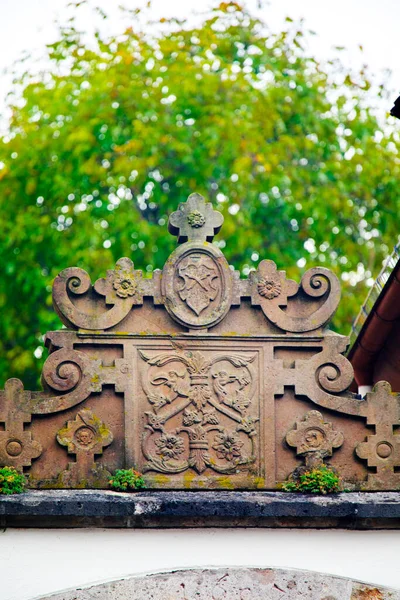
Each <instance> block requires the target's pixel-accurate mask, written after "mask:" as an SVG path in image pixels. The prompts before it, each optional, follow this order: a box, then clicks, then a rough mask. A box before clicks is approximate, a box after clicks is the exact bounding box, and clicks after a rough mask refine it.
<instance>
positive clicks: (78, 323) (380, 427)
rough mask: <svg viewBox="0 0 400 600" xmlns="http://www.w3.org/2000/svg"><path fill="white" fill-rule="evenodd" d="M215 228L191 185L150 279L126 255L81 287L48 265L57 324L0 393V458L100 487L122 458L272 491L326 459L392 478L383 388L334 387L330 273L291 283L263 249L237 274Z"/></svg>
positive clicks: (366, 485) (386, 483)
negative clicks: (35, 357) (43, 352)
mask: <svg viewBox="0 0 400 600" xmlns="http://www.w3.org/2000/svg"><path fill="white" fill-rule="evenodd" d="M222 224H223V217H222V215H221V214H220V213H219V212H217V211H215V210H214V209H213V207H212V205H211V204H210V203H209V202H206V200H205V199H204V198H202V197H201V196H200V195H199V194H192V195H191V196H189V198H188V201H187V202H186V203H183V204H180V205H179V206H178V208H177V210H175V211H173V212H172V214H171V216H170V219H169V224H168V228H169V232H170V233H171V234H172V235H175V236H176V237H177V239H178V247H177V249H176V250H175V251H174V252H172V254H171V256H170V257H169V259H168V260H167V261H166V263H165V265H159V266H160V269H156V270H154V271H153V273H152V276H151V277H147V276H146V277H144V276H143V274H142V271H141V270H140V269H136V268H135V267H134V265H133V263H132V261H131V260H130V258H121V259H120V260H118V262H117V263H116V266H115V268H114V269H110V270H108V271H107V273H106V276H105V277H104V278H100V279H98V280H97V281H96V282H95V284H94V285H92V284H91V280H90V277H89V275H88V274H87V273H86V272H84V271H82V269H78V268H75V267H72V268H67V269H65V270H63V271H62V272H61V273H60V274H59V275H58V277H56V279H55V281H54V286H53V302H54V308H55V310H56V311H57V314H58V315H59V316H60V319H61V321H62V323H63V324H64V325H65V326H66V329H62V330H59V331H53V332H49V333H47V335H46V338H45V340H46V346H47V348H48V351H49V355H48V358H47V360H46V362H45V364H44V367H43V373H42V384H43V389H42V390H40V391H32V392H27V391H24V390H23V387H22V384H21V382H19V381H18V380H14V379H12V380H9V382H7V383H6V386H5V391H4V392H0V418H1V422H0V463H1V464H2V465H10V466H16V467H17V468H18V469H20V470H24V472H26V474H27V475H29V485H30V486H31V487H38V488H40V487H58V488H59V487H92V488H96V487H100V488H101V487H104V488H106V487H107V485H108V483H107V482H108V478H109V477H110V473H112V472H113V471H114V470H115V469H118V468H130V467H132V466H134V467H135V468H137V469H138V470H141V471H143V472H144V473H145V478H146V483H147V485H148V486H149V487H153V488H164V489H166V488H170V489H188V488H194V489H211V488H221V489H232V488H237V489H270V490H273V489H279V488H280V486H281V484H282V482H283V481H284V480H286V479H287V477H289V476H290V474H291V473H292V472H293V471H294V470H295V469H296V468H298V467H300V466H301V465H302V464H303V462H305V463H306V464H308V465H311V464H321V462H323V461H324V460H325V459H326V458H327V457H330V462H331V463H332V467H333V468H334V469H335V470H336V471H337V472H338V473H339V475H340V477H341V479H342V481H343V482H344V485H346V487H348V488H350V489H371V490H374V489H380V490H386V489H387V490H390V489H397V488H398V487H399V486H400V481H399V474H398V473H397V469H398V468H399V467H400V462H399V461H400V458H399V445H398V439H397V438H398V434H397V431H396V427H398V426H399V425H400V421H399V410H398V397H397V396H396V395H394V394H392V393H391V392H390V390H389V389H388V388H387V385H386V384H380V385H379V386H378V387H377V388H376V390H375V391H374V392H373V393H371V394H368V395H367V397H366V399H362V398H360V397H359V396H357V395H355V394H353V393H351V392H350V391H349V388H350V385H351V383H352V381H353V369H352V367H351V364H350V363H349V361H348V360H347V358H346V357H345V355H344V353H345V352H346V349H347V345H348V338H346V337H344V336H342V335H339V334H337V333H334V332H332V331H330V330H329V328H328V323H329V319H330V318H331V317H332V315H333V313H334V311H335V310H336V307H337V305H338V302H339V299H340V286H339V281H338V279H337V277H336V276H335V275H334V274H333V273H331V272H330V271H329V270H328V269H326V268H325V267H315V268H312V269H309V270H308V271H307V272H306V273H305V274H304V275H303V277H302V278H301V281H300V283H297V282H295V281H293V280H291V279H288V278H287V277H286V272H285V271H284V270H280V269H278V267H277V265H275V263H274V262H272V261H271V260H269V259H268V258H265V259H264V260H261V262H260V263H259V265H258V268H257V270H256V271H254V272H252V273H250V275H249V277H243V278H242V277H240V273H239V272H238V271H234V270H233V269H232V268H231V267H230V266H229V265H228V262H227V261H226V259H225V257H224V255H223V253H222V252H221V250H220V249H219V248H218V247H217V246H216V245H214V244H213V243H212V241H213V238H214V236H215V235H216V234H217V233H218V232H219V230H220V229H221V227H222ZM66 424H67V425H66ZM372 427H373V428H374V432H373V433H372V432H371V428H372ZM368 428H369V429H368ZM339 448H340V450H339ZM293 449H296V452H293ZM335 450H337V451H335ZM68 454H73V455H75V457H76V460H75V462H69V458H68Z"/></svg>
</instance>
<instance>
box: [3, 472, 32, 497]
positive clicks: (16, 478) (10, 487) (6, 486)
mask: <svg viewBox="0 0 400 600" xmlns="http://www.w3.org/2000/svg"><path fill="white" fill-rule="evenodd" d="M25 486H26V480H25V476H24V475H22V474H21V473H19V472H18V471H17V470H16V469H14V467H1V468H0V494H5V495H10V494H21V493H22V492H23V491H24V490H25Z"/></svg>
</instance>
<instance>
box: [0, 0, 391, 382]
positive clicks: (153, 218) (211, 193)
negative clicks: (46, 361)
mask: <svg viewBox="0 0 400 600" xmlns="http://www.w3.org/2000/svg"><path fill="white" fill-rule="evenodd" d="M77 11H78V12H79V9H77ZM162 21H163V22H162V23H161V24H159V26H158V27H157V28H154V27H153V26H152V25H150V24H148V25H146V24H145V26H143V25H142V26H140V25H139V24H138V20H137V19H135V18H134V16H133V17H132V24H131V27H129V28H128V29H127V30H126V31H125V32H123V34H122V35H119V36H116V37H112V38H111V39H108V38H105V36H103V35H101V34H100V33H97V34H96V36H95V40H89V41H87V40H86V38H85V37H84V36H82V34H81V33H80V32H79V31H78V29H77V26H76V23H75V22H74V21H72V22H71V23H68V25H67V26H66V27H63V28H61V31H60V37H59V40H58V41H57V42H56V43H54V44H52V45H51V46H49V47H48V58H49V61H48V67H47V69H46V70H45V72H44V73H41V74H35V75H32V74H29V73H26V74H25V75H23V76H22V78H21V79H20V82H19V83H20V89H21V92H20V95H19V101H18V102H15V103H14V104H15V105H14V106H12V117H11V120H10V123H9V130H8V131H7V132H6V134H5V135H4V136H3V137H2V138H1V139H0V206H1V223H2V226H1V230H0V253H1V264H2V269H3V273H2V277H1V284H0V285H1V288H0V306H1V313H2V319H1V324H0V328H1V330H0V348H1V351H0V373H1V377H0V379H1V380H4V379H5V378H6V377H9V376H20V377H21V378H22V379H23V380H24V382H25V383H26V384H27V385H30V386H34V385H36V384H37V381H36V380H37V376H38V373H39V370H40V366H41V364H40V363H41V360H40V359H38V358H37V357H35V356H34V351H35V349H37V347H38V346H40V345H41V343H42V342H41V340H42V338H41V335H42V334H43V333H45V332H46V331H47V330H49V329H50V330H51V329H56V328H59V327H60V323H59V320H58V318H57V317H56V316H55V314H54V313H53V311H52V308H51V299H50V291H51V283H52V280H53V278H54V277H55V276H56V274H57V273H58V272H59V271H60V270H61V269H63V268H65V267H67V266H72V265H77V266H79V267H82V268H84V269H86V270H87V271H88V272H89V273H90V274H91V276H92V281H93V280H94V279H95V278H96V277H98V276H101V275H104V273H105V271H106V269H107V268H111V267H112V266H113V264H114V262H115V261H116V260H117V259H118V258H119V257H121V256H125V255H126V256H130V257H131V258H132V259H133V260H134V261H135V264H136V267H143V268H144V269H145V270H146V271H147V272H148V273H151V271H152V269H153V268H156V267H161V266H162V265H163V263H164V261H165V259H166V258H167V256H168V254H169V253H170V252H171V251H172V249H173V246H174V244H175V241H174V240H172V239H171V236H169V235H167V234H166V227H165V225H166V220H167V215H168V213H170V212H171V211H172V210H173V209H175V208H176V206H177V204H178V202H182V201H184V200H185V199H186V197H187V196H188V194H189V193H191V192H193V191H198V192H200V193H201V194H203V195H204V196H206V197H207V198H208V199H210V200H211V201H212V202H213V203H214V204H216V205H218V208H219V210H221V211H222V212H223V214H224V216H225V224H224V227H223V230H222V232H221V234H220V235H219V236H218V238H217V241H216V243H217V244H218V245H219V246H220V247H221V248H224V252H225V253H226V256H227V258H228V260H229V261H230V262H231V263H232V264H234V265H235V267H236V268H239V269H241V271H242V273H243V274H247V273H248V272H249V270H250V269H252V268H254V267H256V266H257V263H258V261H259V260H261V259H263V258H272V259H273V260H275V261H276V262H277V264H278V266H279V268H286V270H287V273H288V276H290V277H292V278H295V279H298V278H299V277H300V276H301V271H302V270H304V269H306V268H309V267H311V266H315V265H317V264H323V265H324V266H328V267H330V268H332V269H333V270H334V271H336V272H337V273H338V274H341V276H342V280H343V286H344V292H343V293H344V299H343V300H342V305H341V308H340V309H339V312H338V314H337V317H336V320H335V322H334V326H335V328H336V329H338V330H339V331H342V332H343V333H348V330H349V327H350V324H351V321H352V319H353V318H354V317H355V315H356V313H357V312H358V309H359V307H360V305H361V303H362V301H363V299H364V297H365V294H366V291H367V287H366V283H370V278H371V277H374V276H376V275H377V273H378V271H379V269H380V267H381V264H382V260H383V259H384V258H385V256H386V255H387V254H388V252H389V251H390V249H391V247H392V246H393V245H394V243H395V242H396V240H397V235H398V230H397V213H398V211H399V197H398V192H397V189H398V181H399V160H398V156H397V144H398V140H399V138H398V134H397V132H396V131H394V132H393V131H392V132H389V133H387V134H385V135H383V133H382V132H381V131H380V130H381V127H380V126H379V124H378V122H377V120H376V117H375V116H374V112H373V111H372V110H371V109H370V108H368V93H369V92H368V90H369V88H370V83H369V80H368V77H367V75H366V74H365V73H363V72H361V73H358V74H357V75H354V74H352V73H351V72H350V71H348V70H347V69H346V68H345V67H344V66H341V67H340V73H341V79H340V81H339V80H338V79H337V77H333V76H331V75H330V74H329V73H327V72H326V71H325V70H324V69H323V68H322V67H321V65H320V64H319V63H318V61H316V60H315V59H314V58H312V57H310V56H308V55H307V52H306V51H305V50H304V49H303V45H304V38H305V37H306V36H307V35H308V34H307V33H306V32H305V31H303V30H302V29H298V28H297V27H295V26H294V25H293V24H291V23H288V26H287V30H286V31H283V32H281V33H280V34H274V35H272V34H271V33H269V32H268V31H267V29H266V27H265V25H264V24H263V23H260V22H259V21H258V20H257V19H254V18H252V17H251V16H250V15H249V14H247V13H246V12H245V11H244V10H242V9H241V8H240V7H239V6H238V5H237V4H235V3H223V4H220V5H219V6H218V7H216V9H215V10H214V11H212V12H211V14H210V15H209V16H208V17H206V18H205V19H204V21H203V22H202V24H201V25H199V26H196V27H186V28H185V27H183V26H182V24H179V23H177V22H174V21H164V20H162ZM334 68H335V69H336V71H337V64H336V66H332V69H331V71H332V72H333V69H334ZM225 246H226V247H225ZM39 354H40V351H39V352H38V351H36V355H37V356H38V355H39Z"/></svg>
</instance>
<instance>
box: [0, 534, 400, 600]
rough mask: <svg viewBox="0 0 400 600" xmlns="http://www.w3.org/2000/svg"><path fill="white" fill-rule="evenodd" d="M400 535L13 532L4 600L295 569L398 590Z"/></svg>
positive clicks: (4, 568) (1, 591) (4, 543)
mask: <svg viewBox="0 0 400 600" xmlns="http://www.w3.org/2000/svg"><path fill="white" fill-rule="evenodd" d="M399 556H400V531H344V530H332V531H331V530H283V529H280V530H277V529H242V530H240V529H192V530H177V529H170V530H149V529H147V530H137V529H136V530H135V529H129V530H126V529H53V530H49V529H7V530H5V531H3V532H1V533H0V598H1V600H31V599H32V598H40V597H42V596H43V595H45V594H50V593H53V592H57V591H61V590H64V589H67V588H76V587H78V586H84V587H85V586H87V585H89V584H93V583H100V582H104V581H108V580H113V579H120V578H122V577H124V576H128V575H133V574H142V573H153V572H157V571H164V570H171V569H177V568H189V567H202V566H212V567H216V566H258V567H289V568H290V567H291V568H296V569H307V570H311V571H319V572H322V573H331V574H333V575H339V576H342V577H350V578H352V579H359V580H362V581H365V582H368V583H375V584H381V585H387V586H390V587H393V588H398V589H400V569H399V566H398V561H399Z"/></svg>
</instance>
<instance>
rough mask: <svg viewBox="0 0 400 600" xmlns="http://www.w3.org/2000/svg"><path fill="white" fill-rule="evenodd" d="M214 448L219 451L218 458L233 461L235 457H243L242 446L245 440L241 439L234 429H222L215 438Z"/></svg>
mask: <svg viewBox="0 0 400 600" xmlns="http://www.w3.org/2000/svg"><path fill="white" fill-rule="evenodd" d="M214 442H215V443H214V445H213V449H214V450H215V452H216V453H217V456H218V458H223V459H225V460H228V461H231V460H234V459H235V458H241V456H242V453H241V450H240V449H241V447H242V446H243V442H241V441H240V440H239V438H238V437H237V435H235V434H234V433H233V431H231V432H229V431H222V432H220V433H218V434H217V435H216V436H215V438H214Z"/></svg>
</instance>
